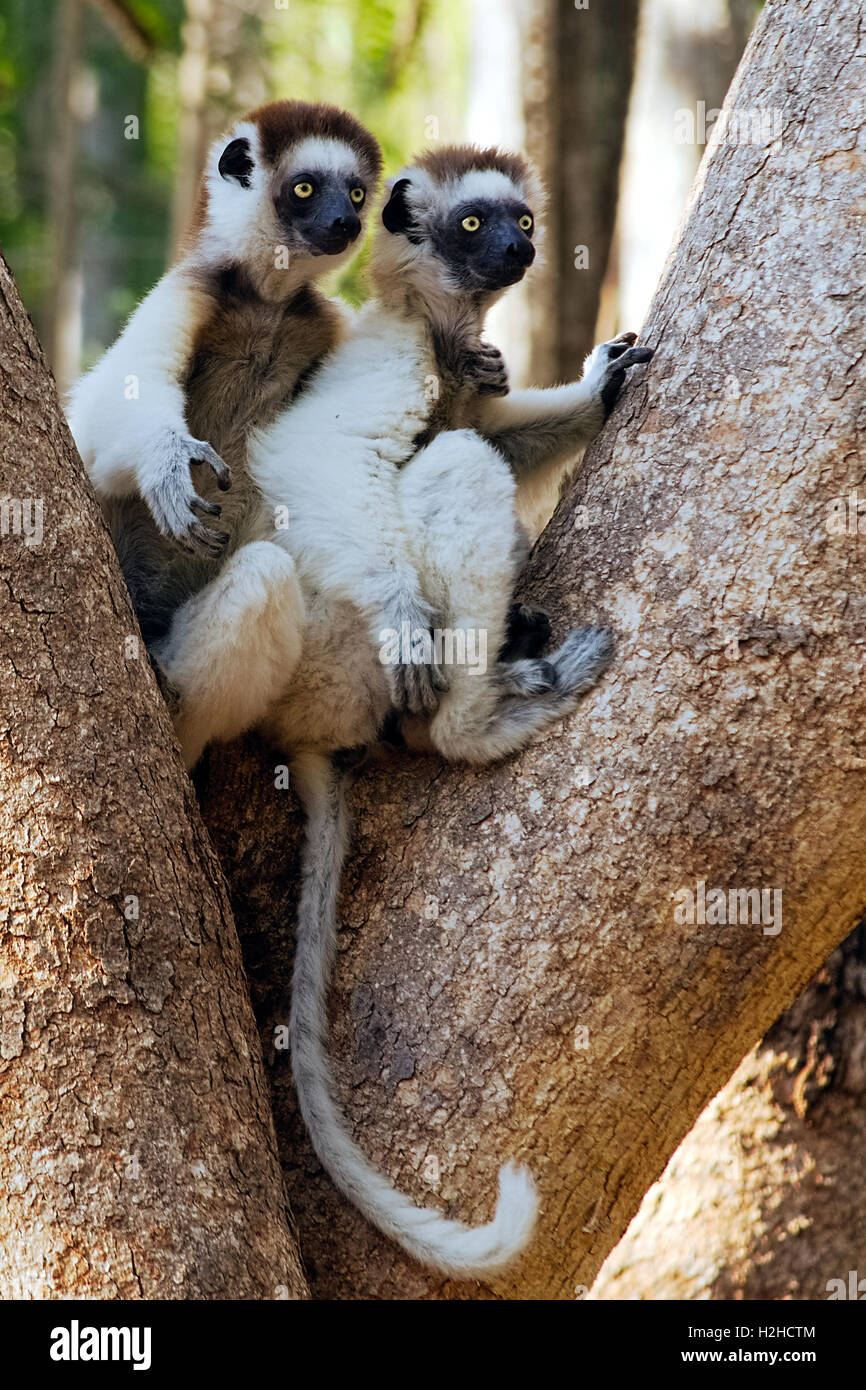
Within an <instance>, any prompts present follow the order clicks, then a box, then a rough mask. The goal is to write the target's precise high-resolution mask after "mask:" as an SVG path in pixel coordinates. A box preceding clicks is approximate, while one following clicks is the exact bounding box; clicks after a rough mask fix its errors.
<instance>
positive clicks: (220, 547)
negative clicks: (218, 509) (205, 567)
mask: <svg viewBox="0 0 866 1390" xmlns="http://www.w3.org/2000/svg"><path fill="white" fill-rule="evenodd" d="M187 534H188V536H189V538H190V541H191V542H194V543H195V544H194V545H193V544H188V545H187V547H186V548H187V549H190V550H192V549H195V548H198V549H200V550H203V551H205V552H206V554H208V555H213V556H219V555H222V553H223V551H224V550H225V548H226V545H227V543H228V533H227V532H226V531H214V530H213V528H212V527H210V526H205V524H204V522H203V521H194V522H193V523H192V525H191V526H190V527H189V530H188V532H187Z"/></svg>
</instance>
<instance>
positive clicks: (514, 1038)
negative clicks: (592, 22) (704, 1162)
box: [200, 0, 866, 1298]
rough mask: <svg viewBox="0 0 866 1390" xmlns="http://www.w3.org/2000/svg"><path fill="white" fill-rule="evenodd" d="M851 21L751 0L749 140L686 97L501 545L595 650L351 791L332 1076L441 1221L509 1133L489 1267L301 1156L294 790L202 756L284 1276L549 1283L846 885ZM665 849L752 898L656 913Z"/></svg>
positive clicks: (814, 941)
mask: <svg viewBox="0 0 866 1390" xmlns="http://www.w3.org/2000/svg"><path fill="white" fill-rule="evenodd" d="M860 22H861V15H860V7H859V5H858V4H857V3H856V0H841V3H840V2H839V0H786V3H781V0H771V3H769V4H768V5H767V7H766V8H765V11H764V13H763V14H762V17H761V19H760V20H759V23H758V25H757V27H756V30H755V33H754V35H753V37H752V40H751V42H750V44H749V47H748V49H747V52H746V54H745V56H744V60H743V63H742V65H741V68H740V71H739V74H738V77H737V78H736V80H735V82H734V84H733V87H732V90H731V93H730V95H729V98H728V105H727V109H728V111H729V113H730V114H733V113H739V114H740V116H742V115H743V114H744V113H746V112H754V111H756V110H757V111H758V112H759V113H761V112H767V111H768V112H769V113H770V115H771V121H770V133H769V139H768V140H764V139H762V138H761V123H760V120H759V121H758V130H757V134H756V135H755V138H754V139H751V138H749V136H748V133H747V134H746V136H745V137H744V138H732V137H731V135H730V132H729V135H728V138H722V136H723V131H722V129H721V127H719V126H718V125H717V127H716V130H715V134H714V139H713V141H712V143H711V145H710V147H709V149H708V151H707V156H706V159H705V162H704V164H703V166H702V173H701V176H700V178H699V181H698V184H697V187H696V190H695V196H694V200H693V202H692V204H691V206H690V209H689V213H688V216H687V219H686V221H685V224H684V227H683V231H682V234H681V238H680V240H679V242H678V245H677V247H676V249H675V252H674V254H673V256H672V259H671V261H670V263H669V266H668V269H667V271H666V274H665V276H664V279H663V282H662V285H661V287H660V289H659V292H658V295H657V297H656V300H655V302H654V305H653V308H652V311H651V314H650V318H649V322H648V325H647V330H646V335H645V336H646V340H647V341H648V342H649V343H651V344H652V345H654V346H655V347H656V349H657V353H656V357H655V359H654V361H653V363H652V364H651V367H650V368H649V369H648V371H647V373H646V375H645V377H644V378H643V381H642V382H640V383H639V382H637V381H635V382H634V383H633V384H632V385H631V386H630V388H629V389H628V390H627V392H626V393H625V396H624V399H623V401H622V402H621V403H620V405H619V406H618V407H617V409H616V411H615V413H614V416H613V418H612V420H611V422H610V424H609V426H608V427H607V429H606V430H605V432H604V434H603V436H602V438H601V440H600V441H599V443H598V444H597V446H596V447H595V448H594V449H593V450H592V451H591V453H590V455H589V457H588V458H587V460H586V461H585V463H584V466H583V468H582V470H581V472H580V474H579V476H578V477H577V479H576V480H575V482H574V483H573V485H572V486H571V488H570V489H569V492H568V494H567V496H566V498H565V499H564V501H563V504H562V505H561V507H560V509H559V511H558V512H557V515H556V517H555V518H554V520H553V522H552V523H551V525H550V526H549V527H548V528H547V530H546V532H545V534H544V536H543V537H542V539H541V541H540V543H539V544H538V546H537V547H536V550H535V552H534V554H533V557H532V560H531V562H530V566H529V569H528V573H527V577H526V593H527V595H528V596H530V597H531V598H533V599H534V600H535V601H537V602H541V603H543V604H544V605H545V606H546V607H548V608H549V609H550V610H551V611H552V613H553V614H554V616H555V620H556V627H557V629H558V631H559V632H561V631H562V630H563V629H564V628H565V627H567V626H569V625H570V624H572V623H575V622H585V621H591V620H599V621H606V622H608V623H609V624H610V625H611V626H612V627H613V628H614V629H615V631H616V632H617V633H618V634H619V656H618V660H617V662H616V665H615V667H614V669H613V670H612V672H611V673H610V674H609V675H608V676H607V677H606V678H605V680H604V681H603V682H602V684H601V686H600V688H599V689H598V690H597V691H596V692H594V693H593V694H592V695H591V696H590V697H588V698H587V700H586V701H585V703H584V705H583V707H582V709H581V711H580V712H579V713H578V714H577V715H576V716H575V717H574V718H573V719H571V720H570V721H568V722H567V723H566V724H564V725H563V727H562V728H561V729H559V730H558V731H556V732H555V733H553V734H551V736H550V737H549V738H547V739H545V740H544V741H543V742H542V743H541V744H539V745H537V746H535V747H534V748H532V749H531V750H530V751H528V752H527V753H526V754H525V755H524V756H522V757H521V758H519V759H516V760H515V761H513V762H511V763H509V764H507V765H503V766H500V767H497V768H493V769H488V770H483V771H467V770H465V769H462V768H455V767H442V766H440V765H439V764H437V763H435V762H432V761H427V762H423V761H416V762H413V761H409V760H405V761H403V760H399V761H395V762H394V763H393V764H392V765H390V766H388V767H386V768H385V769H384V770H380V771H378V772H375V771H374V772H372V773H369V774H365V776H364V777H363V778H362V780H361V782H360V784H359V788H358V791H357V793H356V796H355V805H354V809H355V813H356V816H357V832H356V837H355V850H354V855H353V858H352V862H351V866H350V869H349V873H348V877H347V883H346V889H345V893H344V896H343V906H342V910H343V924H344V929H343V934H342V951H341V954H340V958H339V963H338V970H337V982H336V988H335V991H334V997H333V1018H334V1027H333V1036H332V1040H331V1043H332V1048H333V1051H334V1054H335V1057H336V1060H337V1068H338V1071H339V1074H340V1077H341V1078H342V1085H341V1099H342V1102H343V1104H344V1106H345V1109H346V1111H347V1113H348V1115H349V1117H350V1119H351V1122H352V1124H353V1126H354V1128H355V1131H356V1134H357V1135H358V1137H359V1139H360V1141H361V1142H362V1144H363V1146H364V1148H365V1150H366V1151H367V1152H368V1153H369V1155H370V1156H371V1157H372V1158H373V1159H374V1160H375V1161H376V1162H378V1163H380V1164H381V1165H382V1166H383V1167H384V1168H385V1169H386V1171H387V1172H388V1173H389V1174H390V1175H391V1177H392V1178H393V1180H394V1181H395V1182H396V1183H397V1184H398V1185H399V1186H400V1187H401V1188H403V1189H404V1190H406V1191H408V1192H410V1193H411V1194H412V1195H413V1196H414V1197H415V1198H416V1199H417V1200H419V1201H423V1202H434V1203H437V1204H439V1205H440V1206H441V1207H442V1208H443V1209H446V1210H447V1211H448V1212H449V1213H450V1214H452V1215H457V1216H460V1217H461V1218H463V1219H466V1220H473V1221H478V1220H481V1219H485V1218H486V1217H488V1216H489V1214H490V1212H491V1209H492V1199H493V1192H494V1187H495V1174H496V1170H497V1168H498V1165H499V1164H500V1163H501V1162H502V1161H503V1159H506V1158H509V1157H517V1158H522V1159H524V1160H525V1161H526V1162H528V1163H529V1164H530V1166H531V1167H532V1169H533V1171H534V1172H535V1173H536V1175H537V1177H538V1181H539V1185H540V1189H541V1195H542V1204H543V1205H542V1214H541V1221H540V1227H539V1231H538V1235H537V1238H536V1240H535V1242H534V1244H533V1246H532V1248H531V1249H530V1251H529V1253H528V1254H527V1256H526V1257H525V1259H524V1260H523V1261H522V1262H521V1264H520V1265H519V1266H518V1267H516V1268H515V1269H514V1270H513V1271H512V1272H511V1273H510V1274H509V1275H508V1276H507V1277H505V1278H503V1279H501V1280H498V1281H496V1282H492V1283H491V1284H490V1285H489V1286H483V1287H482V1286H478V1285H472V1284H461V1285H455V1284H443V1283H442V1282H441V1281H440V1280H438V1279H436V1278H435V1277H434V1276H431V1275H429V1274H428V1273H426V1272H425V1271H423V1270H421V1269H419V1268H418V1267H416V1266H414V1265H411V1264H410V1263H409V1262H408V1261H405V1260H404V1259H403V1258H402V1257H401V1255H400V1254H399V1252H397V1251H396V1250H395V1249H394V1248H393V1247H392V1246H390V1245H389V1244H388V1243H387V1242H385V1241H384V1240H381V1239H379V1238H378V1237H377V1235H376V1234H375V1233H374V1232H373V1231H371V1230H370V1229H369V1228H368V1227H367V1226H366V1225H365V1223H364V1222H363V1221H362V1220H361V1219H360V1218H359V1217H358V1216H357V1215H356V1214H355V1213H354V1211H352V1210H351V1209H350V1208H348V1207H347V1206H346V1205H345V1204H344V1203H343V1202H341V1201H340V1200H338V1198H337V1197H336V1196H335V1194H334V1192H333V1191H332V1189H331V1188H330V1185H329V1184H328V1183H327V1182H326V1181H325V1179H324V1178H323V1176H322V1174H321V1172H320V1170H319V1168H318V1165H317V1164H316V1162H315V1160H314V1159H313V1158H312V1155H311V1152H310V1149H309V1147H308V1145H307V1143H306V1140H305V1139H304V1137H303V1134H302V1132H301V1129H300V1126H299V1124H298V1121H297V1118H296V1116H295V1113H294V1110H293V1104H292V1100H291V1086H290V1077H289V1075H288V1066H287V1064H286V1062H285V1057H284V1054H282V1053H279V1052H275V1048H274V1039H275V1033H274V1027H275V1025H276V1024H278V1023H281V1022H285V1003H284V998H285V993H286V990H287V981H288V967H289V956H290V939H291V921H292V900H293V894H294V889H295V869H296V861H295V845H296V838H295V837H296V831H297V824H298V816H297V811H296V808H295V805H294V803H293V801H292V799H291V796H290V794H289V793H287V792H283V791H279V790H277V789H276V788H275V776H274V765H275V762H276V761H277V760H278V759H277V758H276V757H275V756H274V755H272V754H269V753H266V752H265V751H264V750H263V749H261V748H260V747H259V746H257V745H254V744H248V745H246V746H245V747H242V748H236V749H234V750H230V751H228V752H226V753H223V754H221V755H215V756H213V757H212V758H211V760H210V763H209V765H208V766H207V767H206V768H205V769H204V770H203V772H202V775H201V779H200V788H201V794H202V797H203V801H204V808H205V813H206V819H207V821H208V823H209V825H210V827H211V829H212V831H213V833H214V835H215V836H216V838H217V842H218V849H219V851H220V853H221V855H222V857H223V862H224V864H225V865H226V866H227V869H228V872H229V875H230V881H231V888H232V893H233V898H234V902H235V907H236V913H237V915H238V917H239V926H240V929H241V932H242V939H243V942H244V945H245V951H246V958H247V963H248V969H249V971H250V973H251V976H252V981H253V988H254V993H255V998H256V1005H257V1009H258V1012H259V1018H260V1024H261V1028H262V1033H263V1038H264V1041H265V1047H266V1055H267V1054H269V1055H270V1059H271V1063H272V1066H273V1068H274V1071H273V1084H274V1095H275V1108H276V1114H277V1125H278V1134H279V1136H280V1141H281V1145H282V1151H283V1159H284V1169H285V1173H286V1178H287V1182H288V1186H289V1190H290V1194H291V1198H292V1201H293V1207H294V1210H295V1212H296V1216H297V1219H298V1223H299V1229H300V1233H301V1246H302V1250H303V1252H304V1257H305V1259H306V1261H307V1262H308V1267H309V1271H310V1278H311V1285H312V1289H313V1292H314V1295H315V1296H318V1297H328V1296H342V1297H376V1298H390V1297H401V1296H402V1297H413V1298H440V1297H442V1298H447V1297H452V1298H467V1297H468V1298H477V1297H486V1296H499V1297H555V1298H572V1297H574V1296H575V1291H576V1290H577V1291H582V1290H583V1289H584V1288H585V1287H586V1286H587V1285H589V1284H590V1283H591V1282H592V1280H593V1278H594V1277H595V1274H596V1273H597V1271H598V1269H599V1267H600V1265H601V1263H602V1261H603V1260H604V1258H605V1256H606V1255H607V1254H608V1252H609V1251H610V1250H611V1248H612V1247H613V1246H614V1245H615V1243H616V1242H617V1240H618V1239H619V1238H620V1236H621V1235H622V1233H623V1231H624V1230H625V1228H626V1226H627V1224H628V1222H629V1221H630V1220H631V1217H632V1216H633V1215H634V1213H635V1211H636V1210H637V1207H638V1204H639V1202H640V1200H641V1197H642V1196H643V1194H644V1192H645V1191H646V1189H647V1187H648V1186H649V1184H650V1183H651V1182H652V1181H653V1180H654V1179H655V1178H656V1177H657V1176H658V1175H659V1173H660V1172H661V1171H662V1169H663V1167H664V1165H665V1163H666V1162H667V1160H668V1158H669V1157H670V1155H671V1153H672V1152H673V1151H674V1149H675V1148H676V1146H677V1144H678V1143H679V1142H680V1140H681V1139H682V1137H683V1136H684V1135H685V1134H686V1132H687V1131H688V1130H689V1129H690V1127H691V1126H692V1125H693V1124H694V1121H695V1119H696V1118H697V1116H698V1115H699V1114H700V1112H701V1110H702V1109H703V1107H704V1106H705V1105H706V1103H707V1101H708V1100H709V1099H710V1097H711V1096H712V1095H713V1094H715V1093H716V1092H717V1091H718V1089H719V1087H720V1086H721V1085H722V1084H723V1083H724V1082H725V1081H726V1080H727V1078H728V1077H729V1076H730V1075H731V1073H732V1072H733V1070H734V1068H735V1067H736V1066H737V1064H738V1063H739V1062H740V1060H741V1059H742V1057H743V1056H744V1055H745V1054H746V1052H747V1051H748V1050H749V1048H750V1047H751V1046H753V1045H754V1043H755V1042H756V1041H757V1040H758V1039H759V1038H760V1037H761V1036H762V1035H763V1033H764V1032H765V1031H766V1029H767V1028H768V1027H769V1025H770V1024H771V1023H772V1022H773V1020H774V1019H775V1018H777V1017H778V1015H779V1013H780V1011H781V1010H782V1009H783V1008H784V1007H786V1006H787V1005H788V1004H789V1003H790V1002H791V1001H792V1000H793V999H794V998H795V996H796V994H797V992H798V991H799V990H801V989H802V988H803V986H804V984H805V983H806V981H807V980H808V979H809V978H810V976H811V975H812V974H813V973H814V971H815V970H816V969H817V968H818V966H819V965H820V964H821V962H822V961H823V960H824V959H825V958H826V957H827V955H828V954H829V952H830V950H831V949H832V948H833V947H835V946H836V945H838V943H839V942H840V941H841V940H842V939H843V938H844V936H845V935H846V933H847V932H848V931H849V930H850V927H851V924H852V922H854V921H855V920H856V918H857V915H858V913H859V911H860V909H861V908H862V905H863V902H864V898H866V864H864V859H863V854H862V844H863V836H864V831H866V796H864V773H866V756H864V752H866V750H864V748H863V728H864V714H866V691H864V687H863V682H862V677H861V672H862V663H863V655H864V644H866V597H864V595H863V585H862V579H861V574H862V557H861V555H860V553H859V548H858V544H857V537H856V536H855V535H852V534H846V535H841V534H834V533H833V532H832V529H831V526H830V523H828V517H829V518H838V515H839V508H840V507H841V506H843V505H844V506H845V507H846V508H847V506H848V502H847V501H845V502H844V503H842V502H840V501H839V499H847V498H848V493H849V490H850V489H851V488H852V487H854V486H856V485H858V484H862V483H863V481H864V466H863V462H862V452H861V451H862V431H863V427H864V421H866V359H864V356H863V353H862V333H861V324H862V318H863V299H864V289H863V285H864V283H866V274H864V271H866V265H864V247H863V240H862V219H861V218H860V216H859V213H858V211H857V209H858V207H859V202H860V200H861V199H862V188H863V154H862V150H863V144H864V116H863V111H862V101H861V77H860V65H861V62H862V59H861V58H858V56H857V55H858V46H859V43H860V37H859V30H860ZM750 128H751V127H750V126H747V127H746V129H747V132H748V129H750ZM278 780H279V779H278ZM701 881H703V882H705V884H706V885H707V888H718V889H721V890H723V891H725V892H728V891H729V890H733V891H735V892H736V891H739V890H743V891H744V890H747V889H754V888H757V889H761V890H764V891H767V892H769V893H771V894H772V893H774V892H775V891H780V892H781V893H782V900H783V926H782V930H781V931H780V932H779V933H778V934H775V935H774V934H765V932H764V926H765V925H766V926H768V927H769V931H770V933H772V932H773V930H774V928H773V926H772V924H771V923H770V922H768V921H765V922H764V923H763V924H754V923H753V924H751V925H748V924H740V925H736V924H733V925H721V924H718V923H716V922H714V921H713V919H712V916H711V917H710V920H706V919H705V920H703V921H700V920H698V921H695V922H694V923H681V922H680V921H678V920H677V917H676V916H675V909H676V907H677V903H678V898H677V895H678V894H681V893H682V892H683V891H684V890H687V889H691V890H692V891H693V892H695V893H697V891H698V887H697V885H698V884H699V883H700V882H701ZM770 902H771V903H772V902H773V899H772V898H771V899H770ZM735 905H736V904H735Z"/></svg>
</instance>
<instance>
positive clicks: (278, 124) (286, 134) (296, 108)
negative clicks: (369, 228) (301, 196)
mask: <svg viewBox="0 0 866 1390" xmlns="http://www.w3.org/2000/svg"><path fill="white" fill-rule="evenodd" d="M243 119H244V120H245V121H251V122H253V123H254V124H255V125H257V126H258V128H259V132H260V135H261V141H262V154H263V155H264V158H265V159H266V160H267V162H268V163H269V164H271V165H273V164H275V163H276V162H277V160H278V159H279V157H280V155H281V154H282V153H283V151H284V150H285V149H288V147H289V146H290V145H296V144H298V143H299V142H300V141H301V140H307V139H310V138H311V137H312V138H317V139H320V140H341V141H342V142H343V144H345V145H349V146H350V147H351V149H353V150H356V151H357V153H358V154H359V155H360V156H361V158H362V159H363V160H364V161H365V163H366V165H367V168H368V169H369V172H370V176H371V178H373V179H375V180H376V181H378V179H379V175H380V174H381V172H382V151H381V150H380V149H379V143H378V141H377V140H376V138H375V136H373V135H371V134H370V132H369V130H367V129H366V128H365V127H364V126H362V125H361V122H360V121H357V120H356V119H355V117H354V116H352V115H350V114H349V112H348V111H342V110H341V109H340V107H339V106H325V105H324V104H323V103H322V102H318V101H270V102H268V103H267V104H266V105H265V106H257V107H256V109H255V111H250V112H249V113H248V114H247V115H246V116H244V117H243Z"/></svg>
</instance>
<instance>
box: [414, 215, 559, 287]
mask: <svg viewBox="0 0 866 1390" xmlns="http://www.w3.org/2000/svg"><path fill="white" fill-rule="evenodd" d="M533 229H534V223H533V218H532V213H531V212H530V211H529V208H528V207H527V206H526V204H525V203H521V202H511V201H508V202H506V201H503V200H502V199H499V198H496V199H493V198H491V199H482V198H475V199H473V200H472V201H471V202H467V203H464V204H462V205H461V206H458V207H456V208H454V209H453V210H451V211H449V212H448V214H447V216H446V217H445V219H444V220H443V221H442V222H439V223H436V224H435V225H434V226H433V227H432V228H431V231H430V240H431V243H432V246H433V249H434V251H435V252H436V254H437V255H438V256H439V257H440V259H441V260H443V261H444V262H445V263H446V265H447V266H448V268H449V270H450V271H451V273H452V275H453V276H454V277H455V279H457V280H458V282H459V283H460V284H461V285H462V286H463V287H464V288H466V289H467V290H502V289H505V288H506V287H507V286H508V285H515V284H516V283H517V281H518V280H522V279H523V277H524V275H525V274H526V271H527V269H528V268H529V266H531V265H532V262H533V261H534V260H535V247H534V246H533V244H532V232H533Z"/></svg>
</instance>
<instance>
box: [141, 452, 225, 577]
mask: <svg viewBox="0 0 866 1390" xmlns="http://www.w3.org/2000/svg"><path fill="white" fill-rule="evenodd" d="M197 462H198V463H205V464H206V465H207V466H208V467H209V468H211V469H213V472H214V474H215V476H216V480H217V484H218V486H219V487H220V488H222V489H223V491H224V490H225V489H226V488H227V487H229V486H230V485H231V472H230V470H229V467H228V465H227V464H226V463H223V461H222V459H221V458H220V456H219V454H217V453H216V452H215V451H214V450H213V449H212V448H211V446H210V444H207V443H204V442H203V441H202V440H200V439H193V438H192V437H191V436H190V435H184V434H181V433H180V432H178V431H176V430H169V431H167V432H166V433H165V435H164V436H162V437H160V440H159V449H158V453H157V456H156V459H155V461H154V463H153V466H152V467H151V468H150V470H149V472H148V474H147V475H146V476H145V477H144V478H143V479H142V481H141V495H142V497H143V498H144V500H145V502H146V503H147V505H148V506H149V507H150V510H151V512H152V514H153V519H154V521H155V522H156V524H157V526H158V527H159V529H160V531H162V533H163V535H165V536H170V537H171V538H172V539H173V540H175V541H177V543H178V545H179V546H180V547H181V548H182V549H183V550H186V551H188V552H189V553H192V554H205V555H211V556H219V555H221V554H222V553H223V551H224V549H225V546H226V544H227V542H228V536H227V535H226V533H225V532H224V531H215V530H214V529H213V528H212V527H210V526H207V525H206V524H205V523H204V522H203V521H199V520H198V518H199V517H202V516H206V517H217V516H219V515H220V513H221V511H222V508H221V507H220V505H219V503H218V502H210V501H208V500H207V499H206V498H204V497H200V496H199V494H198V493H197V492H196V490H195V486H194V484H193V481H192V475H191V472H190V468H191V465H193V464H194V463H197Z"/></svg>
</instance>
